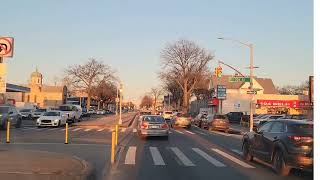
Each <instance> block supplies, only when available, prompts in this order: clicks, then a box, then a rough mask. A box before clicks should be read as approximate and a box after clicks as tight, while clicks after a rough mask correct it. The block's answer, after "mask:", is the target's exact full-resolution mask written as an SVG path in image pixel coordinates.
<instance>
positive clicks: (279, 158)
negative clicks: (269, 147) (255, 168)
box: [273, 150, 291, 176]
mask: <svg viewBox="0 0 320 180" xmlns="http://www.w3.org/2000/svg"><path fill="white" fill-rule="evenodd" d="M273 168H274V170H275V172H276V173H277V174H278V175H280V176H288V175H289V173H290V169H291V168H290V167H289V166H288V165H287V164H286V163H285V161H284V159H283V152H282V151H279V150H278V151H276V153H275V155H274V158H273Z"/></svg>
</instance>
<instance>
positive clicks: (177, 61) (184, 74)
mask: <svg viewBox="0 0 320 180" xmlns="http://www.w3.org/2000/svg"><path fill="white" fill-rule="evenodd" d="M161 59H162V65H163V70H162V72H160V77H162V78H166V79H171V80H173V81H175V82H176V83H177V84H178V85H179V87H180V88H181V89H182V92H183V111H184V112H187V111H188V108H189V99H190V96H191V93H192V92H193V90H194V88H195V87H196V86H197V84H198V83H199V82H200V81H201V79H202V77H203V74H205V73H206V72H207V71H208V63H209V61H210V60H212V59H213V55H211V53H209V52H207V51H206V50H205V49H203V48H201V47H199V46H198V45H197V44H195V43H194V42H192V41H188V40H179V41H177V42H175V43H173V44H169V45H167V46H166V47H165V48H164V49H163V50H162V51H161Z"/></svg>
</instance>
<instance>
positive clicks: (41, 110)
mask: <svg viewBox="0 0 320 180" xmlns="http://www.w3.org/2000/svg"><path fill="white" fill-rule="evenodd" d="M46 111H47V109H37V110H36V111H35V112H46Z"/></svg>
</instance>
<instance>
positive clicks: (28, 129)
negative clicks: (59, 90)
mask: <svg viewBox="0 0 320 180" xmlns="http://www.w3.org/2000/svg"><path fill="white" fill-rule="evenodd" d="M65 130H66V129H65V127H60V128H37V127H22V128H19V129H14V130H13V131H18V132H19V131H20V132H46V133H54V132H63V131H65ZM113 130H114V129H113V128H101V127H100V128H87V127H70V128H68V131H69V132H70V133H72V132H87V133H91V132H99V133H111V132H112V131H113ZM126 131H127V128H121V129H120V130H119V132H121V133H124V132H126Z"/></svg>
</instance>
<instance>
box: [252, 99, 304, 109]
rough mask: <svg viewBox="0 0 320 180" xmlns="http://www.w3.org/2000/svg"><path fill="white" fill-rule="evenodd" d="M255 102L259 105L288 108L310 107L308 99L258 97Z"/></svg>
mask: <svg viewBox="0 0 320 180" xmlns="http://www.w3.org/2000/svg"><path fill="white" fill-rule="evenodd" d="M257 104H260V105H261V106H278V107H290V108H305V107H310V103H309V102H308V101H300V100H263V99H258V100H257Z"/></svg>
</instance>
